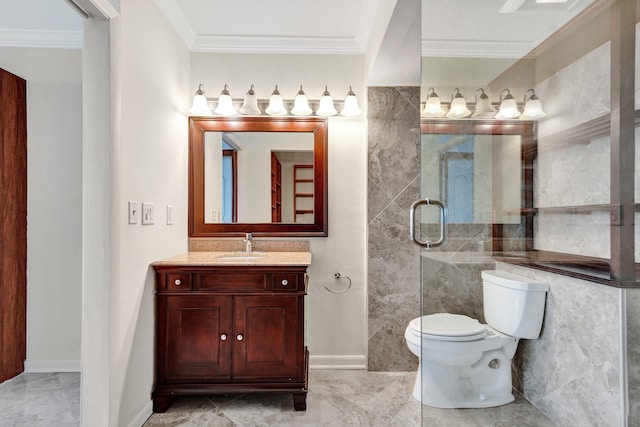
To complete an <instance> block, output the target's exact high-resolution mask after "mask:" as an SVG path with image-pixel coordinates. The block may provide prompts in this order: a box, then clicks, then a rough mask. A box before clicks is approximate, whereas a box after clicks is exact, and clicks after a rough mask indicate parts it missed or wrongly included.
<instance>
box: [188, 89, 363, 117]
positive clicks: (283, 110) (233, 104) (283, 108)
mask: <svg viewBox="0 0 640 427" xmlns="http://www.w3.org/2000/svg"><path fill="white" fill-rule="evenodd" d="M214 101H215V100H214ZM242 101H243V102H242V107H239V108H238V106H239V105H240V104H241V100H240V99H235V100H234V99H232V98H231V95H230V94H229V85H228V84H225V85H224V89H223V90H222V92H221V93H220V96H219V97H218V99H217V102H216V108H215V109H214V111H213V112H215V114H218V115H222V116H234V115H237V114H244V115H248V116H258V115H261V114H268V115H270V116H286V115H291V116H325V117H326V116H334V115H336V114H338V111H337V108H338V109H340V113H339V114H340V115H341V116H344V117H352V116H357V115H360V114H362V110H361V109H360V106H359V105H358V99H357V98H356V95H355V93H354V92H353V89H352V88H351V86H349V92H347V95H346V97H345V99H344V101H340V100H339V101H337V105H334V100H333V98H332V97H331V94H329V90H328V88H327V86H326V85H325V87H324V92H323V93H322V97H321V98H320V99H319V100H318V99H315V100H309V99H308V98H307V95H306V94H305V92H304V90H303V89H302V85H300V89H299V90H298V92H297V94H296V96H295V98H294V99H287V100H285V99H283V97H282V96H281V95H280V91H279V89H278V85H276V87H275V89H274V91H273V92H272V93H271V96H270V98H269V99H268V100H267V99H258V97H257V94H256V91H255V87H254V85H253V84H252V85H251V87H250V89H249V90H248V91H247V93H246V95H245V97H244V100H242ZM316 107H317V109H316ZM236 108H237V110H236ZM314 109H315V110H316V111H315V113H314ZM189 114H190V115H193V116H207V115H210V114H212V111H211V110H210V109H209V107H208V100H207V98H206V96H205V95H204V88H203V85H200V86H199V88H198V90H197V92H196V96H195V97H194V99H193V106H192V107H191V109H189Z"/></svg>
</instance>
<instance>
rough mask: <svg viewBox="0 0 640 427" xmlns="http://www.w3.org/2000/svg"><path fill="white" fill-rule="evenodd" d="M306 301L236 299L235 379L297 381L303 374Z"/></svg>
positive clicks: (292, 297) (283, 297) (288, 297)
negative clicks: (304, 302)
mask: <svg viewBox="0 0 640 427" xmlns="http://www.w3.org/2000/svg"><path fill="white" fill-rule="evenodd" d="M302 310H303V299H302V298H301V297H299V296H296V295H284V296H271V295H270V296H236V297H235V298H234V306H233V312H234V316H233V317H234V322H233V324H234V337H233V339H234V348H233V377H234V378H235V379H264V380H270V381H273V380H275V379H283V378H284V379H285V381H292V380H296V379H298V378H299V377H301V376H302V375H303V373H302V372H300V371H301V370H302V363H301V362H302V360H303V357H304V354H303V351H304V347H303V345H301V340H302V339H303V331H302V326H301V325H302V323H299V320H300V318H301V317H302Z"/></svg>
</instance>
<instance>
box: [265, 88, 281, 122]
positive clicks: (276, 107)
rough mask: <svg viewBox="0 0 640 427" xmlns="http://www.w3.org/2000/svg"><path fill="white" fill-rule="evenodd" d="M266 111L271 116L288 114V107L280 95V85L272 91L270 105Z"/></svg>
mask: <svg viewBox="0 0 640 427" xmlns="http://www.w3.org/2000/svg"><path fill="white" fill-rule="evenodd" d="M264 112H265V113H267V114H269V115H270V116H284V115H285V114H287V109H286V108H285V106H284V100H283V99H282V96H281V95H280V91H279V90H278V85H276V88H275V89H274V91H273V92H272V93H271V98H269V106H268V107H267V109H266V110H264Z"/></svg>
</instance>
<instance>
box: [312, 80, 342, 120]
mask: <svg viewBox="0 0 640 427" xmlns="http://www.w3.org/2000/svg"><path fill="white" fill-rule="evenodd" d="M337 113H338V111H337V110H336V108H335V107H334V106H333V98H331V95H330V94H329V91H328V90H327V87H326V86H325V87H324V92H323V93H322V97H320V106H319V107H318V110H317V111H316V114H317V115H319V116H335V115H336V114H337Z"/></svg>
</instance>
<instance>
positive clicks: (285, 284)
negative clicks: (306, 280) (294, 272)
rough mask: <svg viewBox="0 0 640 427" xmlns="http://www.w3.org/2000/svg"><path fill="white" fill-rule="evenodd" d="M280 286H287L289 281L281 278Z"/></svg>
mask: <svg viewBox="0 0 640 427" xmlns="http://www.w3.org/2000/svg"><path fill="white" fill-rule="evenodd" d="M281 283H282V286H287V285H288V284H289V281H288V280H287V279H282V282H281Z"/></svg>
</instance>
